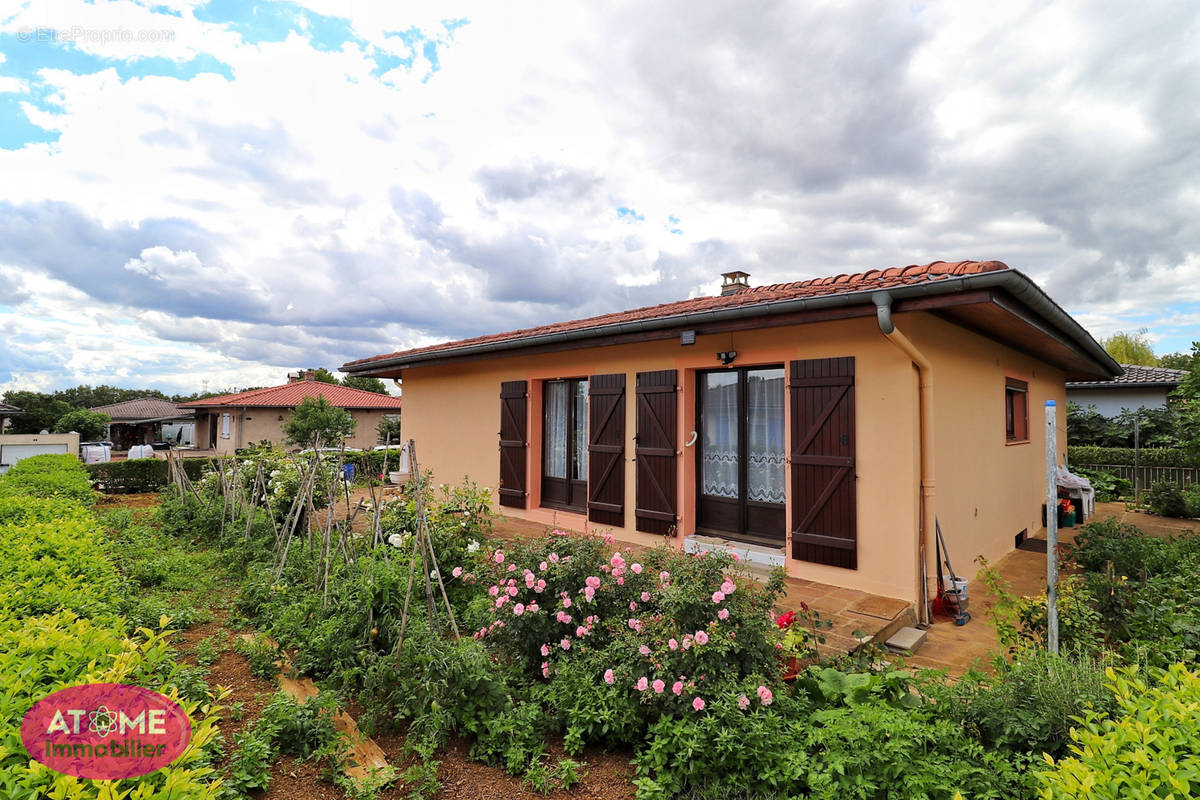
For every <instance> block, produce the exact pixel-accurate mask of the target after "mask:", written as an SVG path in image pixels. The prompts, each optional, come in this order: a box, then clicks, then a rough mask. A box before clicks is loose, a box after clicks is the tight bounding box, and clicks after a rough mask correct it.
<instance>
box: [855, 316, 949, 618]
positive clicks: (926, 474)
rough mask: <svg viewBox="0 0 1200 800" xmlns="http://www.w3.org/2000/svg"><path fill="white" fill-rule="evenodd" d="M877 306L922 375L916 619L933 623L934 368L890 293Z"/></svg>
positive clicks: (886, 331) (884, 326)
mask: <svg viewBox="0 0 1200 800" xmlns="http://www.w3.org/2000/svg"><path fill="white" fill-rule="evenodd" d="M871 300H872V302H874V303H875V315H876V317H877V319H878V321H879V330H880V331H881V332H882V333H883V335H884V336H886V337H887V338H888V339H889V340H891V342H892V344H894V345H896V346H897V347H899V348H900V349H901V350H902V351H904V353H905V354H906V355H907V356H908V357H909V358H910V359H912V362H913V363H914V364H916V366H917V373H918V375H919V376H920V382H919V384H918V385H919V388H918V392H917V397H918V404H919V405H920V436H919V439H920V447H921V496H920V513H919V518H920V522H919V524H918V526H917V553H918V559H919V562H918V570H917V572H918V574H917V580H918V581H919V582H920V590H919V592H918V594H917V597H918V598H919V599H920V605H919V607H918V610H917V620H918V622H919V623H920V624H921V625H929V624H930V613H929V581H928V577H927V576H928V575H929V571H928V556H927V552H928V548H927V547H926V542H928V540H929V535H930V534H931V533H932V532H933V530H934V527H935V525H936V524H937V522H936V520H937V507H936V500H935V497H936V495H937V483H936V482H935V481H934V471H933V365H932V364H930V363H929V359H928V358H926V357H925V355H924V354H923V353H922V352H921V351H920V350H918V349H917V348H916V346H915V345H913V343H912V342H911V341H909V339H908V337H907V336H905V335H904V334H903V333H901V332H900V331H899V330H897V329H896V324H895V322H894V321H893V320H892V296H891V295H890V294H888V293H887V292H876V293H875V294H872V295H871Z"/></svg>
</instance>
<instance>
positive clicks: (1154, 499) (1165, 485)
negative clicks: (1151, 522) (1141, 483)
mask: <svg viewBox="0 0 1200 800" xmlns="http://www.w3.org/2000/svg"><path fill="white" fill-rule="evenodd" d="M1146 505H1148V506H1149V507H1150V510H1151V511H1153V512H1154V513H1155V514H1158V515H1159V516H1160V517H1186V516H1187V503H1186V502H1184V499H1183V492H1181V491H1179V486H1178V484H1175V483H1172V482H1170V481H1157V482H1155V483H1154V485H1153V486H1151V487H1150V491H1148V492H1146Z"/></svg>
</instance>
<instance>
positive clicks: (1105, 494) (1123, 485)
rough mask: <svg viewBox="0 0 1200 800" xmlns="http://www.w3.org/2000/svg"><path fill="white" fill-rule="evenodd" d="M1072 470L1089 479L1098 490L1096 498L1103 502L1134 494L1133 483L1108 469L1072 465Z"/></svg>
mask: <svg viewBox="0 0 1200 800" xmlns="http://www.w3.org/2000/svg"><path fill="white" fill-rule="evenodd" d="M1071 471H1072V472H1074V473H1075V474H1076V475H1080V476H1082V477H1084V478H1087V479H1088V482H1089V483H1091V484H1092V488H1093V489H1094V490H1095V491H1096V500H1097V501H1099V502H1101V503H1111V502H1113V501H1114V500H1118V499H1120V498H1122V497H1127V496H1129V495H1131V494H1133V483H1131V482H1130V481H1128V480H1126V479H1125V478H1122V477H1120V476H1118V475H1114V474H1113V473H1111V472H1108V471H1106V470H1102V469H1092V468H1089V467H1072V468H1071Z"/></svg>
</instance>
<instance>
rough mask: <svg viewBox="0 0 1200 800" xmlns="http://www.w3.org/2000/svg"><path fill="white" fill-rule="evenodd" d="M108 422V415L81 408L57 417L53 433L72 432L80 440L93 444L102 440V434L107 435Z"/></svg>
mask: <svg viewBox="0 0 1200 800" xmlns="http://www.w3.org/2000/svg"><path fill="white" fill-rule="evenodd" d="M110 422H112V417H110V416H109V415H108V414H101V413H100V412H99V411H88V410H86V409H82V408H81V409H78V410H76V411H68V412H67V413H66V414H63V415H62V416H61V417H59V418H58V421H57V422H55V423H54V432H55V433H71V432H72V431H74V432H75V433H78V434H79V438H80V440H82V441H85V442H95V441H99V440H100V439H103V438H104V434H106V433H108V423H110Z"/></svg>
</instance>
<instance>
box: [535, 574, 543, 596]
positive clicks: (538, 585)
mask: <svg viewBox="0 0 1200 800" xmlns="http://www.w3.org/2000/svg"><path fill="white" fill-rule="evenodd" d="M533 590H534V591H535V592H537V593H538V594H541V593H542V592H544V591H545V590H546V582H545V581H544V580H542V579H541V578H538V582H537V583H535V584H534V585H533Z"/></svg>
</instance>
